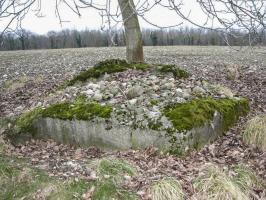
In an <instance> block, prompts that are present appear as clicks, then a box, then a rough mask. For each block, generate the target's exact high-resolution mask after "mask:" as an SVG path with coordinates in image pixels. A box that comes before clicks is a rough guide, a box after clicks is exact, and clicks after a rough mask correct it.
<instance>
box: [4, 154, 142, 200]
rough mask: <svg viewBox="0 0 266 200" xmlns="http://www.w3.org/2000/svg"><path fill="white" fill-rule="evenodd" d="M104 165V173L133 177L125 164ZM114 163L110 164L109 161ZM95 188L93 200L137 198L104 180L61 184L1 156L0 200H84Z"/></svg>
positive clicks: (127, 199) (61, 182)
mask: <svg viewBox="0 0 266 200" xmlns="http://www.w3.org/2000/svg"><path fill="white" fill-rule="evenodd" d="M105 161H106V160H104V162H103V163H100V165H101V167H100V168H101V171H102V172H101V173H103V172H104V173H105V174H111V175H112V176H117V175H118V174H120V172H118V170H116V169H115V168H116V167H117V168H118V169H120V170H122V172H121V173H128V174H131V173H133V171H132V168H131V167H129V166H128V164H125V162H124V161H115V162H114V164H112V163H109V162H108V163H106V162H105ZM110 162H111V161H110ZM92 187H95V190H94V191H93V192H92V194H91V196H92V199H93V200H112V199H117V200H131V199H132V200H133V199H137V195H136V194H135V193H133V192H131V191H128V190H125V189H123V188H122V187H120V186H119V184H118V183H117V182H115V181H114V179H113V178H108V179H106V178H103V177H102V178H101V179H99V180H97V181H86V180H77V181H76V180H73V179H69V180H66V181H62V180H58V179H56V178H51V177H49V176H48V175H47V174H46V172H44V171H42V170H38V169H35V168H32V167H31V166H30V165H28V164H27V162H26V161H24V160H18V159H14V158H12V159H11V158H8V157H3V156H1V155H0V199H4V200H19V199H47V200H48V199H49V200H58V199H64V200H72V199H82V195H83V194H86V193H87V191H88V190H89V189H90V188H92Z"/></svg>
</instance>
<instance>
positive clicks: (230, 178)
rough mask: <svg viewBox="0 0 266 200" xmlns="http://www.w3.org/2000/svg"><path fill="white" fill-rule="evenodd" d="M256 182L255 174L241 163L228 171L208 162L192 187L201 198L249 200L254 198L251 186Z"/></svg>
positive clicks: (210, 199)
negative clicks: (231, 170)
mask: <svg viewBox="0 0 266 200" xmlns="http://www.w3.org/2000/svg"><path fill="white" fill-rule="evenodd" d="M229 174H230V175H229ZM258 183H259V182H258V180H257V178H256V176H255V175H254V174H253V173H252V172H251V171H250V170H249V169H247V168H246V167H243V166H241V165H240V166H238V167H236V168H235V169H234V171H233V172H230V173H229V172H228V171H227V170H223V169H221V168H219V167H217V166H215V165H213V164H208V165H206V166H204V167H203V171H202V173H201V174H200V175H199V177H198V178H197V179H196V180H195V182H194V187H195V189H196V190H197V191H198V196H203V197H204V198H203V199H208V200H216V199H219V200H249V199H253V198H254V199H256V196H255V195H254V193H253V190H252V188H253V187H255V186H258Z"/></svg>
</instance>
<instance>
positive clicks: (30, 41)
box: [0, 28, 266, 50]
mask: <svg viewBox="0 0 266 200" xmlns="http://www.w3.org/2000/svg"><path fill="white" fill-rule="evenodd" d="M234 34H237V35H239V36H240V37H229V38H227V40H225V39H224V37H222V35H221V34H220V33H218V32H216V31H211V30H205V29H199V28H179V29H167V30H154V29H143V30H142V37H143V44H144V45H145V46H166V45H167V46H169V45H219V46H225V45H228V42H229V44H230V45H232V46H241V45H249V44H250V38H249V37H246V36H244V33H241V32H237V33H236V32H235V33H234ZM111 35H112V39H110V37H108V33H107V32H105V31H100V30H83V31H77V30H68V29H66V30H62V31H60V32H55V31H50V32H48V33H47V34H46V35H39V34H36V33H32V32H30V31H27V30H23V29H22V30H20V31H16V32H12V33H7V34H5V35H4V36H3V37H2V38H0V39H1V41H0V42H1V45H0V50H19V49H22V50H24V49H59V48H81V47H106V46H125V36H124V31H123V30H117V31H114V32H112V34H111ZM251 38H252V39H254V38H256V42H255V44H259V45H266V35H265V33H262V34H260V35H259V36H258V35H256V36H252V37H251ZM226 41H227V42H226ZM253 44H254V43H253Z"/></svg>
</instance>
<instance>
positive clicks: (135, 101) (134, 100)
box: [128, 99, 138, 105]
mask: <svg viewBox="0 0 266 200" xmlns="http://www.w3.org/2000/svg"><path fill="white" fill-rule="evenodd" d="M137 101H138V100H137V99H130V100H129V101H128V102H129V103H130V104H131V105H135V104H136V103H137Z"/></svg>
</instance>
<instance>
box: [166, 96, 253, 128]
mask: <svg viewBox="0 0 266 200" xmlns="http://www.w3.org/2000/svg"><path fill="white" fill-rule="evenodd" d="M215 111H218V112H219V113H221V115H222V117H223V129H224V130H225V131H226V130H228V129H229V127H230V126H231V125H232V124H234V123H235V122H236V121H237V120H238V118H239V117H240V116H242V115H245V114H247V113H248V111H249V105H248V101H247V100H246V99H239V100H236V99H219V100H215V99H212V98H201V99H196V100H192V101H190V102H188V103H179V104H175V105H172V106H168V107H166V108H165V110H164V111H163V112H164V115H165V116H166V117H168V119H169V120H170V121H171V122H172V123H173V126H174V128H175V129H176V130H178V131H186V130H191V129H192V128H195V127H200V126H202V125H204V124H205V123H206V122H208V121H210V120H212V118H213V115H214V112H215Z"/></svg>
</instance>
